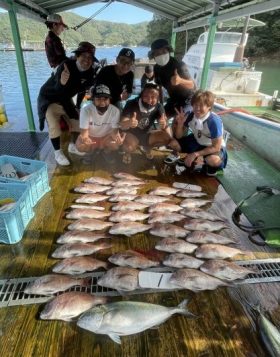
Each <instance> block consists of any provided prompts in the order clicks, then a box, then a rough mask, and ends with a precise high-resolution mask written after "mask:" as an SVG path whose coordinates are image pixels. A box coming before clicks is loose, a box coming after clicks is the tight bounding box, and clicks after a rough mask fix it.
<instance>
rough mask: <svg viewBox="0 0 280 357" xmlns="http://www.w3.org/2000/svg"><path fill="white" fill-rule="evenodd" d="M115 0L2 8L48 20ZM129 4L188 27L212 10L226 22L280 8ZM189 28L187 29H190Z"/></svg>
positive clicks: (4, 0) (272, 1) (261, 1)
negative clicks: (55, 15) (54, 15)
mask: <svg viewBox="0 0 280 357" xmlns="http://www.w3.org/2000/svg"><path fill="white" fill-rule="evenodd" d="M113 2H116V0H103V1H96V0H25V1H22V0H14V1H13V2H12V4H11V1H10V0H0V7H2V8H4V9H6V10H9V8H10V6H12V7H13V8H14V9H15V10H16V12H17V13H19V14H21V15H24V16H27V17H29V18H33V19H36V20H38V21H45V20H46V18H47V16H48V15H49V14H53V13H59V12H63V11H67V10H72V9H75V8H77V7H81V6H85V5H90V4H94V3H101V4H104V5H106V4H110V3H113ZM118 2H125V3H127V4H130V5H134V6H136V7H139V8H142V9H144V10H148V11H151V12H153V13H154V14H155V15H160V16H162V17H165V18H168V19H171V20H174V21H175V23H176V26H178V28H180V27H181V26H186V24H188V25H187V26H188V28H194V27H201V26H205V25H208V24H209V17H210V16H211V14H213V11H214V12H215V13H216V14H218V17H217V21H218V22H220V21H226V20H230V19H234V18H239V17H241V16H247V15H253V14H258V13H262V12H267V11H271V10H275V9H278V8H280V2H279V1H278V0H252V1H248V0H231V1H228V0H215V1H214V0H213V1H209V0H164V1H161V0H125V1H118ZM188 28H186V29H188Z"/></svg>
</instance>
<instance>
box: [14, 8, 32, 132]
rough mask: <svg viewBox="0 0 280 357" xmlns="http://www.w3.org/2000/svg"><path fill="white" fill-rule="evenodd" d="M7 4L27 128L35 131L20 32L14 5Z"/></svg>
mask: <svg viewBox="0 0 280 357" xmlns="http://www.w3.org/2000/svg"><path fill="white" fill-rule="evenodd" d="M9 5H10V8H9V10H8V12H9V18H10V24H11V29H12V35H13V40H14V46H15V49H16V57H17V63H18V69H19V76H20V81H21V87H22V92H23V98H24V102H25V109H26V113H27V120H28V128H29V131H36V128H35V124H34V117H33V111H32V106H31V101H30V95H29V88H28V82H27V76H26V71H25V65H24V59H23V55H22V50H21V43H20V34H19V28H18V22H17V17H16V11H15V7H14V5H13V3H9Z"/></svg>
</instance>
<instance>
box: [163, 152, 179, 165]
mask: <svg viewBox="0 0 280 357" xmlns="http://www.w3.org/2000/svg"><path fill="white" fill-rule="evenodd" d="M178 160H180V156H179V155H176V154H170V155H168V156H167V157H166V158H165V159H164V162H165V164H167V165H173V164H175V163H176V162H177V161H178Z"/></svg>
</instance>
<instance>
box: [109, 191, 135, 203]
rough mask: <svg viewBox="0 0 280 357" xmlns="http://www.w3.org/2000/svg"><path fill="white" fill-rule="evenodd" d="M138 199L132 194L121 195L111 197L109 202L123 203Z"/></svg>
mask: <svg viewBox="0 0 280 357" xmlns="http://www.w3.org/2000/svg"><path fill="white" fill-rule="evenodd" d="M136 197H138V196H137V195H136V194H135V195H131V194H130V193H119V194H117V195H113V196H110V197H109V199H108V201H109V202H123V201H133V200H134V199H135V198H136Z"/></svg>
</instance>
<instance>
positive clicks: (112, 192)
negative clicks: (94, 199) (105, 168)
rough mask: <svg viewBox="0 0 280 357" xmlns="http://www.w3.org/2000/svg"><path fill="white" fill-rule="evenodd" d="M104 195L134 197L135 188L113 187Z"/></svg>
mask: <svg viewBox="0 0 280 357" xmlns="http://www.w3.org/2000/svg"><path fill="white" fill-rule="evenodd" d="M105 193H106V195H109V196H110V195H111V196H115V195H119V194H121V193H123V194H128V193H129V194H130V195H136V194H137V188H136V187H135V186H133V187H129V186H123V187H113V188H111V189H109V190H107V191H106V192H105Z"/></svg>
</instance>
